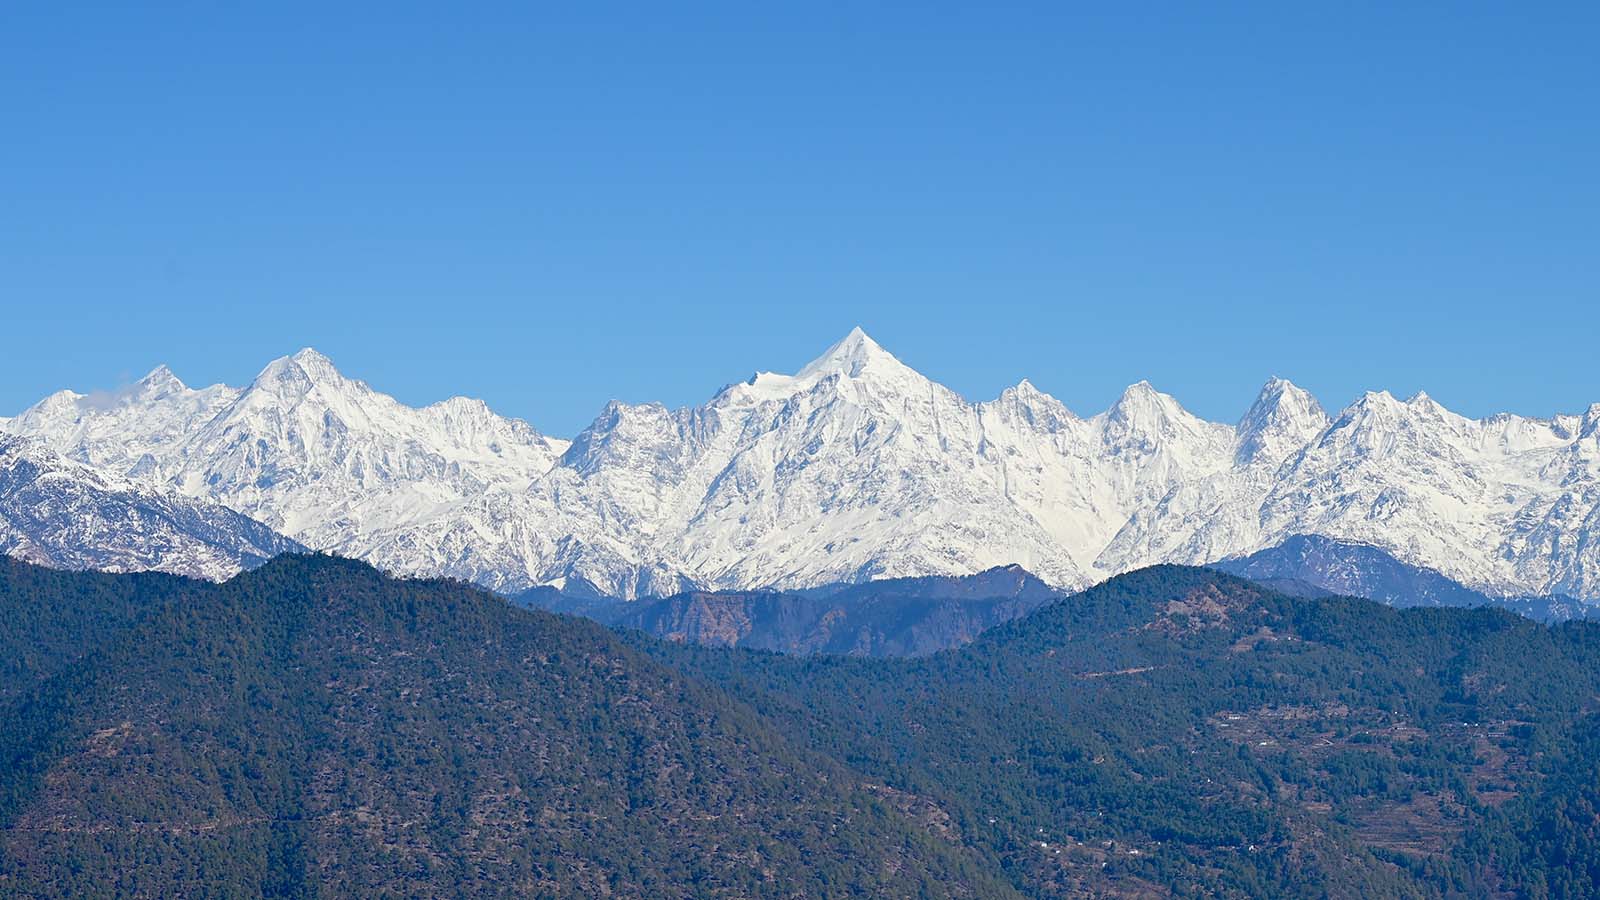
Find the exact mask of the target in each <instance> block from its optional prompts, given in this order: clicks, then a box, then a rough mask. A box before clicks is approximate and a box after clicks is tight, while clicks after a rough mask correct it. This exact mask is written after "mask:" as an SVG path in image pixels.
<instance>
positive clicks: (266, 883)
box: [0, 556, 1012, 897]
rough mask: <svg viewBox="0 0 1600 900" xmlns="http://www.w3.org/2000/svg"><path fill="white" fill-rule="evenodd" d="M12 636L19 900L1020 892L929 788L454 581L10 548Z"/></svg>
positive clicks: (11, 869)
mask: <svg viewBox="0 0 1600 900" xmlns="http://www.w3.org/2000/svg"><path fill="white" fill-rule="evenodd" d="M74 636H76V639H74ZM0 641H3V643H4V646H3V647H0V650H3V651H4V657H5V659H6V666H7V669H6V671H5V675H6V679H5V682H4V684H5V692H4V693H3V694H0V704H3V708H0V716H3V721H4V722H5V723H6V727H5V728H4V729H0V895H4V896H8V897H11V896H16V897H79V896H143V897H169V896H174V895H177V894H181V893H193V894H194V895H204V896H224V897H259V896H277V897H308V896H376V895H384V896H414V897H441V896H606V895H609V896H613V897H663V896H703V897H798V896H808V897H809V896H817V897H827V896H887V897H905V896H932V897H936V896H970V897H990V896H1009V895H1011V893H1012V892H1011V888H1010V887H1009V885H1008V884H1007V883H1006V882H1005V880H1004V879H1003V878H1002V877H1001V876H1000V875H999V874H998V873H997V872H995V871H994V870H993V867H992V865H989V864H987V862H986V861H985V860H983V859H982V856H981V854H980V853H979V852H977V851H975V850H972V849H969V848H968V847H967V846H965V845H964V844H963V843H962V841H961V839H960V835H959V833H958V832H955V831H953V829H950V828H949V827H947V826H946V825H944V824H943V823H942V822H941V821H940V820H939V818H938V814H937V811H936V810H931V809H929V808H928V807H927V806H926V804H924V803H923V802H922V801H920V800H919V799H918V798H915V797H911V796H908V795H904V794H899V793H896V792H893V791H890V790H888V789H886V788H885V787H883V786H882V785H881V784H878V783H874V782H869V781H866V780H864V779H860V778H858V777H856V776H854V775H853V774H852V773H849V772H848V771H846V770H845V769H844V768H843V767H842V766H840V765H838V764H837V763H836V762H834V761H831V760H829V759H827V758H825V757H823V756H822V755H820V754H816V753H814V752H810V751H804V750H797V749H796V748H795V747H794V746H793V745H791V744H790V743H789V742H788V741H787V740H786V739H785V738H784V737H782V736H780V734H779V733H778V732H777V731H776V730H775V729H774V728H773V727H771V726H770V725H769V724H768V723H766V722H764V721H763V720H761V719H760V718H759V717H758V716H756V715H755V714H753V713H752V712H751V711H750V710H749V709H748V708H746V707H744V706H743V705H741V704H739V703H737V702H735V701H733V700H732V699H730V698H729V697H728V696H727V695H726V694H725V693H724V692H722V691H721V690H720V689H717V688H715V687H708V686H705V685H703V684H701V683H698V682H696V681H695V680H693V679H690V678H686V677H684V676H682V675H680V674H677V673H675V672H673V671H671V670H669V669H667V668H664V667H663V666H661V665H660V664H658V663H655V662H652V661H651V660H649V659H648V658H646V657H644V656H642V655H641V654H639V653H637V652H635V651H633V650H630V649H628V648H626V647H625V646H623V645H622V644H621V643H620V642H619V641H618V640H617V639H616V638H614V637H613V636H612V635H611V634H610V633H609V632H607V631H605V630H604V629H603V628H601V627H600V626H598V625H595V624H593V623H590V622H586V621H582V620H577V619H571V618H566V617H559V616H553V615H548V614H544V613H537V612H528V611H524V610H518V609H514V608H511V607H509V606H508V605H507V604H506V603H505V602H504V601H502V600H500V599H498V598H495V597H492V596H489V595H487V594H485V593H482V592H480V591H478V590H475V589H472V588H468V587H465V586H462V585H458V584H453V583H448V582H418V581H396V580H392V579H389V578H385V577H383V576H381V575H379V574H378V573H377V572H375V571H374V570H372V569H371V568H369V567H367V566H365V565H362V564H358V563H352V562H347V561H342V560H337V559H332V558H326V557H306V556H290V557H281V558H279V559H277V560H275V561H273V562H271V563H269V564H268V565H266V566H264V567H262V568H260V569H258V570H256V571H254V572H251V573H247V574H244V575H241V576H238V577H236V578H234V579H233V580H232V581H230V582H227V583H226V584H223V585H220V586H219V585H211V584H206V583H200V582H192V581H186V580H183V579H175V578H165V577H152V576H107V575H98V574H74V573H60V572H50V571H48V570H42V569H39V568H37V567H33V566H28V565H25V564H20V563H15V562H6V563H4V564H3V566H0Z"/></svg>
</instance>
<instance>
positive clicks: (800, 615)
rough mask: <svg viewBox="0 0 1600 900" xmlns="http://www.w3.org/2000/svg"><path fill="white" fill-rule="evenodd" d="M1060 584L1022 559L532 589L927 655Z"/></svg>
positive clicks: (850, 648)
mask: <svg viewBox="0 0 1600 900" xmlns="http://www.w3.org/2000/svg"><path fill="white" fill-rule="evenodd" d="M1060 596H1061V595H1060V594H1059V593H1057V592H1056V591H1055V590H1053V589H1052V588H1050V587H1048V586H1047V585H1045V584H1044V583H1043V582H1041V581H1039V580H1038V579H1037V578H1034V577H1033V576H1032V575H1030V574H1029V573H1028V572H1026V571H1024V570H1023V569H1022V568H1021V567H1018V566H1007V567H1004V568H996V569H991V570H989V571H987V572H980V573H978V574H977V575H969V576H966V577H962V578H950V577H940V576H928V577H923V578H898V579H885V580H882V581H873V582H869V583H866V584H859V585H834V586H831V587H829V588H823V589H817V590H813V591H807V592H804V593H781V592H771V591H757V592H739V591H721V592H708V591H692V592H689V593H685V594H679V595H676V596H672V597H667V598H665V599H661V600H640V601H637V602H635V603H628V604H613V605H611V606H608V607H600V608H595V607H593V606H589V605H585V604H582V603H581V602H575V601H573V600H571V599H568V598H554V597H548V596H546V597H543V598H542V599H541V598H538V597H535V596H533V595H524V597H523V599H522V602H524V603H529V604H538V603H540V602H543V603H546V604H557V603H559V604H560V606H559V607H554V606H552V607H551V608H563V609H566V610H567V611H572V612H578V613H582V614H586V615H590V616H593V617H595V618H597V619H599V620H601V621H604V622H606V623H608V624H611V625H614V626H617V627H621V628H632V629H636V630H638V631H642V632H645V633H646V634H651V635H654V636H656V637H660V638H665V639H667V640H673V641H687V642H690V643H696V644H706V645H710V646H718V647H749V648H753V649H760V650H775V651H779V652H783V653H799V654H805V653H840V654H850V655H863V656H917V655H921V654H926V653H934V652H937V651H940V650H945V649H948V648H951V647H958V646H961V645H962V644H965V643H967V642H969V641H971V640H972V639H973V638H975V637H977V636H978V635H979V634H980V633H982V632H983V631H985V630H987V629H989V628H992V627H994V626H995V625H998V624H1000V623H1002V622H1008V621H1010V620H1012V619H1016V618H1020V617H1022V616H1025V615H1027V614H1028V613H1030V612H1032V611H1033V610H1035V609H1038V608H1039V607H1040V606H1043V605H1044V604H1046V603H1049V602H1051V601H1053V600H1057V599H1059V598H1060Z"/></svg>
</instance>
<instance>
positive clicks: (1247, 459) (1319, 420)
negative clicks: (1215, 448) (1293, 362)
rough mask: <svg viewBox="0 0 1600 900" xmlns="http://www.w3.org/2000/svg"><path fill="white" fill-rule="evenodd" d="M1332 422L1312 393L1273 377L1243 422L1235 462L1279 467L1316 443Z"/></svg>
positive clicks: (1240, 426) (1264, 386)
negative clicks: (1294, 453)
mask: <svg viewBox="0 0 1600 900" xmlns="http://www.w3.org/2000/svg"><path fill="white" fill-rule="evenodd" d="M1328 422H1329V419H1328V414H1327V413H1326V412H1325V411H1324V410H1323V409H1322V404H1320V403H1318V402H1317V398H1315V397H1313V396H1311V393H1310V392H1309V391H1306V390H1303V389H1301V388H1300V387H1299V386H1297V385H1295V384H1293V383H1291V382H1289V381H1286V380H1284V379H1282V378H1277V377H1273V378H1271V379H1268V381H1267V383H1266V384H1265V385H1263V386H1262V388H1261V393H1259V394H1257V395H1256V401H1255V403H1252V404H1251V405H1250V409H1249V410H1248V411H1246V412H1245V414H1244V417H1243V418H1241V419H1240V420H1239V425H1238V428H1237V431H1238V435H1239V437H1238V449H1237V450H1236V451H1235V453H1234V458H1235V459H1236V460H1237V461H1238V462H1239V463H1240V464H1241V465H1250V464H1252V463H1267V464H1271V465H1276V464H1278V463H1281V462H1282V461H1283V460H1284V459H1285V458H1286V457H1287V456H1289V455H1290V454H1291V453H1293V452H1294V451H1296V450H1298V449H1300V448H1301V447H1303V446H1305V445H1306V444H1307V443H1309V442H1310V441H1312V440H1313V439H1315V438H1316V436H1317V435H1319V434H1321V433H1322V432H1323V430H1324V429H1326V428H1327V427H1328Z"/></svg>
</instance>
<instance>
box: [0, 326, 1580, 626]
mask: <svg viewBox="0 0 1600 900" xmlns="http://www.w3.org/2000/svg"><path fill="white" fill-rule="evenodd" d="M0 428H4V429H5V430H7V431H9V432H12V433H18V434H26V435H32V436H35V437H38V438H39V439H40V440H43V441H45V442H47V443H48V444H50V446H52V447H53V448H54V449H56V450H57V451H58V452H61V453H63V454H65V455H68V456H70V457H72V458H74V459H78V460H82V461H87V462H90V463H92V464H94V465H96V466H99V467H101V468H103V469H106V470H109V471H111V472H113V473H115V474H117V475H124V474H126V475H129V476H130V477H136V478H138V479H140V480H142V481H148V482H152V483H160V484H165V485H168V486H172V487H175V488H177V489H178V490H180V491H182V492H184V493H186V494H188V495H190V496H195V497H199V498H204V499H207V500H211V501H214V502H219V503H222V504H224V505H226V506H228V507H230V508H232V509H234V510H236V511H240V512H243V513H246V514H248V515H250V516H252V517H255V518H257V519H259V520H261V521H262V522H265V523H266V524H268V525H270V526H272V527H274V528H277V529H279V530H280V531H282V532H284V533H286V534H288V535H289V536H290V537H293V538H295V539H297V540H300V541H301V542H303V543H305V544H307V545H308V546H312V547H316V548H318V549H328V550H334V551H337V552H339V553H341V554H344V555H349V556H354V557H359V558H362V559H366V560H368V561H371V562H373V563H374V564H377V565H380V566H382V567H383V568H385V569H387V570H390V571H395V572H399V573H407V574H425V575H448V576H451V577H455V578H460V579H464V580H469V581H473V582H476V583H478V584H481V585H484V586H487V587H490V588H493V589H495V590H500V591H504V592H507V593H514V592H517V591H521V590H525V589H527V588H529V587H532V586H535V585H548V586H552V587H555V588H558V589H559V588H562V587H564V586H565V585H567V584H569V583H571V584H584V585H590V586H593V587H594V588H595V589H597V590H598V591H599V592H600V593H603V594H607V595H612V596H618V597H623V598H629V599H631V598H634V597H641V596H652V597H664V596H670V595H673V594H677V593H681V592H684V591H690V590H702V591H704V590H712V591H752V590H780V591H790V590H797V589H805V588H811V587H816V586H820V585H825V584H830V583H839V582H863V581H870V580H875V579H884V578H895V577H914V576H926V575H932V576H960V575H967V574H970V573H973V572H979V571H983V570H985V569H989V568H992V567H995V566H1004V565H1012V564H1015V565H1021V566H1023V567H1025V568H1027V569H1028V570H1030V571H1033V572H1036V573H1037V574H1038V575H1039V576H1040V577H1041V578H1043V579H1044V580H1045V581H1046V582H1048V583H1049V584H1051V585H1054V586H1056V587H1060V588H1078V587H1082V586H1084V585H1087V584H1090V583H1093V582H1095V581H1099V580H1102V579H1104V578H1106V577H1109V576H1110V575H1113V574H1116V573H1119V572H1124V571H1128V570H1132V569H1136V568H1138V567H1141V566H1145V565H1150V564H1153V563H1160V562H1174V563H1184V564H1205V563H1210V562H1214V561H1217V560H1221V559H1227V558H1231V557H1236V556H1240V555H1244V554H1248V553H1252V552H1254V551H1257V550H1262V549H1265V548H1269V547H1275V546H1278V545H1280V544H1282V543H1283V542H1284V541H1286V540H1288V539H1290V538H1292V537H1295V536H1297V535H1321V536H1325V537H1329V538H1334V539H1337V540H1342V541H1348V542H1354V543H1361V544H1366V545H1369V546H1373V547H1377V548H1379V549H1381V550H1383V551H1384V552H1386V553H1388V554H1390V555H1392V556H1394V557H1395V558H1396V559H1398V560H1400V561H1401V562H1403V563H1405V564H1407V565H1412V566H1418V567H1423V568H1430V569H1434V570H1437V571H1438V572H1440V573H1441V574H1442V575H1444V576H1446V577H1448V578H1450V579H1452V580H1455V581H1457V582H1460V583H1461V584H1463V585H1465V586H1466V587H1467V588H1469V589H1471V590H1474V591H1479V592H1482V593H1485V594H1487V595H1489V596H1492V597H1516V596H1543V595H1555V594H1566V595H1570V596H1573V597H1576V598H1580V599H1597V598H1600V539H1597V535H1600V404H1597V405H1595V406H1594V407H1591V408H1590V409H1589V410H1588V411H1587V412H1585V413H1584V414H1582V415H1566V416H1557V417H1555V418H1552V419H1531V418H1524V417H1519V416H1513V415H1501V416H1495V417H1492V418H1489V419H1483V420H1472V419H1466V418H1463V417H1461V416H1458V415H1455V414H1454V413H1451V412H1449V411H1448V410H1446V409H1444V408H1443V407H1442V406H1440V405H1439V404H1438V403H1436V402H1434V401H1433V400H1431V399H1430V398H1428V397H1427V396H1426V395H1418V396H1417V397H1414V398H1412V399H1411V400H1408V401H1404V402H1402V401H1399V400H1396V399H1395V398H1393V397H1391V396H1389V395H1388V394H1385V393H1375V394H1368V395H1366V396H1364V397H1362V398H1360V399H1358V400H1357V401H1356V402H1355V403H1353V404H1351V405H1349V406H1348V407H1346V408H1344V409H1343V410H1340V411H1339V412H1338V413H1337V414H1335V415H1333V416H1331V417H1330V416H1329V415H1328V414H1327V413H1325V412H1324V411H1323V409H1322V407H1321V406H1320V405H1319V404H1318V402H1317V401H1316V399H1315V398H1313V397H1312V396H1311V395H1310V394H1308V393H1307V392H1305V391H1303V390H1301V389H1300V388H1298V387H1296V386H1294V385H1293V384H1290V383H1289V382H1287V381H1284V380H1282V379H1277V378H1274V379H1272V380H1270V381H1268V383H1267V384H1266V385H1265V386H1264V387H1263V388H1262V390H1261V392H1260V394H1259V395H1258V397H1257V398H1256V400H1255V402H1254V403H1253V404H1252V405H1251V407H1250V409H1249V410H1248V411H1247V412H1246V413H1245V415H1244V416H1243V417H1241V418H1240V420H1239V421H1238V422H1237V423H1235V424H1233V425H1226V424H1220V423H1215V422H1208V421H1205V420H1203V419H1200V418H1198V417H1196V416H1194V415H1193V414H1191V413H1189V412H1188V411H1186V410H1184V409H1183V407H1182V406H1181V405H1180V404H1179V403H1178V402H1177V401H1176V400H1175V399H1173V398H1172V397H1171V396H1169V395H1166V394H1163V393H1161V392H1159V391H1157V390H1155V389H1154V388H1153V387H1151V386H1150V385H1149V384H1147V383H1143V382H1141V383H1139V384H1135V385H1133V386H1131V387H1129V388H1128V389H1127V390H1126V391H1125V392H1124V393H1123V395H1122V396H1121V397H1120V398H1119V399H1118V400H1117V402H1116V403H1115V404H1113V405H1112V407H1111V408H1110V409H1109V410H1107V411H1105V412H1103V413H1100V414H1098V415H1094V416H1090V417H1087V418H1084V417H1080V416H1078V415H1076V414H1074V413H1073V412H1072V411H1070V410H1068V409H1067V408H1066V407H1065V406H1064V405H1063V404H1061V403H1060V402H1059V401H1058V400H1056V399H1055V398H1053V397H1051V396H1049V395H1048V394H1046V393H1044V392H1043V391H1041V390H1039V389H1038V388H1037V387H1035V386H1034V385H1032V384H1031V383H1029V382H1028V381H1026V380H1024V381H1022V382H1021V383H1019V384H1017V385H1016V386H1015V387H1012V388H1009V389H1007V390H1006V391H1004V392H1002V394H1001V395H1000V396H999V397H997V398H995V399H994V400H990V401H984V402H970V401H967V400H965V399H963V398H962V397H960V396H959V395H957V394H956V393H955V392H953V391H951V390H949V389H948V388H945V387H943V386H941V385H939V384H937V383H935V382H933V381H931V380H929V379H927V378H925V377H924V376H922V375H920V374H918V373H917V372H916V371H914V370H913V369H911V368H910V367H908V366H906V365H905V364H904V363H902V362H901V361H900V360H898V359H896V358H895V357H894V356H893V355H892V354H890V353H889V352H888V351H886V350H885V349H884V348H882V347H881V346H879V345H878V344H877V343H875V342H874V341H873V340H872V339H871V338H869V337H867V336H866V335H865V334H864V333H862V332H861V331H860V330H859V329H857V330H855V331H852V332H851V333H850V334H849V335H847V336H846V337H845V338H844V340H842V341H840V342H839V343H838V344H836V345H834V346H833V347H831V348H829V349H828V350H827V351H826V352H825V353H823V354H822V355H821V356H819V357H818V358H817V359H815V360H814V361H812V362H811V363H809V364H807V365H806V366H804V367H802V368H801V370H800V371H799V372H797V373H795V374H793V375H781V374H774V373H769V372H760V373H757V374H755V375H754V376H752V377H751V378H749V379H748V380H747V381H744V382H740V383H737V384H733V385H729V386H728V387H726V388H724V389H722V390H721V391H719V392H717V393H716V394H715V395H714V396H713V397H712V398H711V399H710V400H708V401H707V402H706V403H704V404H701V405H699V406H695V407H687V408H682V409H676V410H673V409H667V408H666V407H664V406H661V405H660V404H648V403H647V404H637V405H635V404H625V403H619V402H613V403H610V404H608V405H607V406H606V408H605V409H604V410H603V411H602V412H601V414H600V415H599V416H597V417H596V418H595V420H594V421H593V422H592V423H591V424H590V426H589V427H588V428H587V429H585V430H584V431H583V433H581V434H579V435H578V436H577V437H576V438H575V439H574V440H573V441H572V442H571V443H570V444H569V443H568V442H565V441H561V440H557V439H553V438H548V437H545V436H543V435H541V434H539V433H538V432H536V431H535V430H534V429H532V428H531V427H530V426H528V425H527V424H526V423H523V422H520V421H517V420H512V419H505V418H502V417H499V416H496V415H495V414H493V413H492V412H490V411H489V410H488V409H487V408H486V407H484V406H483V405H482V404H481V403H478V402H476V401H469V400H464V399H459V398H458V399H454V400H450V401H445V402H444V403H441V404H435V405H433V406H429V407H425V408H422V409H413V408H410V407H406V406H404V405H403V404H400V403H399V402H398V401H396V400H394V399H393V398H391V397H388V396H386V395H383V394H381V393H378V392H376V391H374V390H372V389H371V388H370V387H368V386H367V385H366V384H365V383H363V382H360V381H357V380H355V379H350V378H347V377H345V376H344V375H342V374H340V373H339V372H338V371H337V370H336V369H335V368H334V367H333V365H332V364H331V363H330V362H329V361H328V360H327V359H326V358H325V357H322V356H321V355H320V354H317V353H315V352H314V351H309V350H306V351H301V352H300V353H297V354H295V355H294V356H292V357H286V358H284V359H280V360H275V361H274V362H273V363H271V364H269V365H268V366H267V367H266V368H265V369H264V370H262V372H261V374H260V375H259V376H258V377H257V378H256V379H255V381H254V382H253V383H252V384H250V385H248V386H247V387H245V388H242V389H235V388H226V387H221V386H217V387H212V388H206V389H203V390H198V391H196V390H191V389H189V388H186V387H184V386H183V385H182V384H181V382H178V381H177V379H176V378H174V377H173V376H172V375H171V373H169V372H166V371H165V370H164V369H158V370H157V371H156V372H153V373H151V375H150V376H147V377H146V378H145V379H144V380H142V381H141V382H140V383H139V384H137V385H134V386H132V387H130V388H128V389H126V390H123V391H119V392H115V393H113V394H110V395H89V396H83V395H77V394H71V393H62V394H58V395H55V396H53V397H51V398H48V399H47V400H45V401H43V402H42V403H40V404H39V405H38V406H36V407H35V408H33V409H31V410H28V411H26V412H24V413H23V414H21V415H19V416H17V417H15V418H14V419H12V420H9V421H6V422H5V423H3V424H0Z"/></svg>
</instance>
